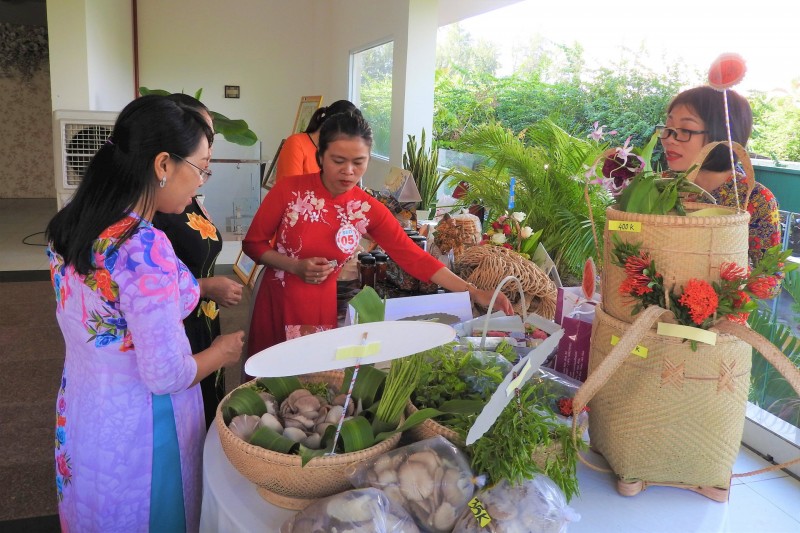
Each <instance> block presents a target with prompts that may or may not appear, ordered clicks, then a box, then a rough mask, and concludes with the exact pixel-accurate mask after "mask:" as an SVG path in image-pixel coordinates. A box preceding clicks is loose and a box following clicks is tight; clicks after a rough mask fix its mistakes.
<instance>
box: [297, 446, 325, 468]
mask: <svg viewBox="0 0 800 533" xmlns="http://www.w3.org/2000/svg"><path fill="white" fill-rule="evenodd" d="M328 451H329V450H327V449H324V448H323V449H320V450H312V449H311V448H307V447H305V446H303V445H302V444H301V445H300V449H299V450H298V451H297V454H298V455H299V456H300V459H301V461H300V465H301V466H306V464H308V462H309V461H310V460H311V459H313V458H314V457H323V456H324V455H325V454H327V453H328Z"/></svg>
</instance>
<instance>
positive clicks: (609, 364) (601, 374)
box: [572, 306, 669, 472]
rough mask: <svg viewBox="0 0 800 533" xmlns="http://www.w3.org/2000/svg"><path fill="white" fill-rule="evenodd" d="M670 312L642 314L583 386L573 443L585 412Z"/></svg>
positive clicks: (574, 411) (653, 309)
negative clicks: (579, 419)
mask: <svg viewBox="0 0 800 533" xmlns="http://www.w3.org/2000/svg"><path fill="white" fill-rule="evenodd" d="M668 312H669V311H667V310H666V309H664V308H663V307H658V306H650V307H648V308H647V309H645V310H644V311H642V312H641V313H639V316H638V317H637V318H636V320H634V321H633V323H632V324H631V325H630V328H629V329H628V332H627V333H626V334H625V335H623V337H622V338H621V339H620V340H619V342H618V343H617V345H616V346H614V348H612V349H611V352H609V354H608V355H607V356H606V358H605V359H603V362H602V363H600V365H598V367H597V368H595V369H594V371H593V372H592V373H591V374H590V375H589V377H588V378H587V379H586V381H585V382H584V383H583V385H581V387H580V388H579V389H578V391H577V392H576V393H575V398H574V399H573V400H572V439H573V441H574V442H577V439H578V438H579V436H578V414H579V413H580V412H581V411H583V408H584V407H586V405H587V404H588V403H589V400H591V399H592V398H593V397H594V395H595V394H597V391H599V390H600V388H601V387H602V386H603V385H605V384H606V382H607V381H608V380H609V378H611V376H613V375H614V373H615V372H616V371H617V370H618V369H619V367H621V366H622V363H623V362H625V359H627V358H628V356H629V355H630V353H631V352H632V351H633V350H634V349H635V348H636V345H637V344H639V341H641V340H642V339H643V338H644V336H645V335H646V334H647V332H648V331H650V329H651V328H652V327H653V324H655V323H656V320H658V319H659V318H660V317H661V315H663V314H664V313H668ZM578 458H579V459H580V460H581V462H582V463H583V464H585V465H586V466H588V467H589V468H591V469H593V470H597V471H598V472H611V470H608V469H605V468H600V467H598V466H596V465H594V464H592V463H590V462H588V461H587V460H586V459H585V458H584V457H583V456H582V455H581V454H578Z"/></svg>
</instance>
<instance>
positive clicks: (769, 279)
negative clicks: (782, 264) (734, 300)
mask: <svg viewBox="0 0 800 533" xmlns="http://www.w3.org/2000/svg"><path fill="white" fill-rule="evenodd" d="M777 284H778V279H777V278H776V277H775V276H759V277H757V278H756V279H753V280H750V282H748V283H747V290H748V291H750V293H751V294H752V295H753V296H755V297H756V298H761V299H764V298H770V297H772V290H773V289H774V288H775V286H776V285H777Z"/></svg>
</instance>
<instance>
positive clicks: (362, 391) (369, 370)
mask: <svg viewBox="0 0 800 533" xmlns="http://www.w3.org/2000/svg"><path fill="white" fill-rule="evenodd" d="M354 369H355V368H354V367H349V368H346V369H345V371H344V380H343V381H342V388H341V390H340V393H342V394H344V393H346V392H347V390H348V389H349V388H350V380H351V379H352V377H353V371H354ZM385 382H386V372H384V371H383V370H378V369H377V368H375V367H373V366H372V365H362V366H360V367H359V369H358V376H357V377H356V382H355V385H353V398H356V399H359V400H361V403H362V404H363V406H364V409H369V408H370V407H372V404H374V403H375V400H376V399H377V398H378V393H379V392H380V391H381V387H383V384H384V383H385Z"/></svg>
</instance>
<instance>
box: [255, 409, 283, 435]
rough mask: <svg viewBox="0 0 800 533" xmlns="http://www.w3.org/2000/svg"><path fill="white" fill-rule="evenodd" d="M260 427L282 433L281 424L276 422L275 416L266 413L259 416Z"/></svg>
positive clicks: (278, 421)
mask: <svg viewBox="0 0 800 533" xmlns="http://www.w3.org/2000/svg"><path fill="white" fill-rule="evenodd" d="M260 425H261V426H263V427H265V428H269V429H274V430H275V431H277V432H278V433H283V424H281V421H280V420H278V418H277V417H276V416H275V415H272V414H270V413H268V412H267V413H264V414H263V415H261V422H260Z"/></svg>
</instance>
